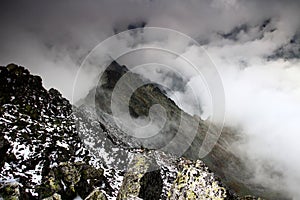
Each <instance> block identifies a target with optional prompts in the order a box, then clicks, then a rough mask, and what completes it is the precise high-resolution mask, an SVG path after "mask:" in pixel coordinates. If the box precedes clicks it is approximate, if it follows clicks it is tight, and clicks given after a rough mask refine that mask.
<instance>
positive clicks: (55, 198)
mask: <svg viewBox="0 0 300 200" xmlns="http://www.w3.org/2000/svg"><path fill="white" fill-rule="evenodd" d="M43 200H61V196H60V195H59V194H57V193H54V194H53V195H52V196H50V197H47V198H44V199H43Z"/></svg>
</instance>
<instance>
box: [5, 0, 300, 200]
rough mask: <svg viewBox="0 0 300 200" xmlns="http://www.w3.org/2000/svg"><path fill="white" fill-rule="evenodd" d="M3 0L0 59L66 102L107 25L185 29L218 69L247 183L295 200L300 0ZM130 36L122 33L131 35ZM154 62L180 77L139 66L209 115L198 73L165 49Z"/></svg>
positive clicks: (90, 77)
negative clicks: (248, 173) (19, 67)
mask: <svg viewBox="0 0 300 200" xmlns="http://www.w3.org/2000/svg"><path fill="white" fill-rule="evenodd" d="M1 4H2V5H1V8H2V9H1V12H0V25H1V32H0V44H1V48H0V64H1V65H7V64H9V63H12V62H13V63H17V64H19V65H22V66H25V67H27V68H29V70H30V71H31V73H33V74H37V75H40V76H41V77H42V78H43V84H44V86H45V87H46V88H48V89H49V88H51V87H54V88H56V89H58V90H59V91H61V92H62V94H63V95H64V96H65V97H66V98H68V99H69V100H72V96H73V87H74V81H75V79H76V74H77V72H78V70H79V69H80V66H81V64H82V62H83V61H84V59H85V57H86V56H87V55H88V54H89V52H90V51H91V50H92V49H93V48H94V47H95V46H96V45H97V44H99V43H100V42H102V41H103V40H105V39H106V38H108V37H110V36H112V35H114V34H115V33H119V32H121V31H125V30H127V29H128V28H134V27H140V26H145V27H163V28H170V29H174V30H176V31H179V32H182V33H184V34H186V35H188V36H190V37H192V38H193V39H195V40H196V41H197V42H198V43H199V44H201V45H202V46H201V48H204V49H205V51H206V52H207V54H208V55H209V56H210V58H211V60H212V62H213V63H214V64H215V66H216V68H217V69H218V71H219V74H220V77H221V79H222V82H223V87H224V92H225V100H226V104H225V106H226V107H225V108H226V119H225V125H226V126H231V127H235V128H236V129H238V130H239V134H241V135H242V136H243V138H244V139H243V140H242V141H239V142H238V143H237V144H235V146H234V149H235V150H236V152H237V154H238V155H240V157H241V158H242V159H243V160H244V161H245V162H247V163H248V166H249V168H251V169H252V170H253V171H254V172H255V173H254V176H253V180H252V181H253V182H256V183H261V184H263V185H266V186H268V187H272V188H274V189H277V190H283V191H285V192H286V193H288V194H289V195H291V196H292V197H293V198H294V199H300V192H299V190H298V187H299V186H300V159H299V155H300V147H299V141H300V124H299V121H300V78H299V77H300V59H299V58H300V56H299V55H300V52H299V46H300V21H299V18H300V14H299V9H300V2H299V1H296V0H295V1H292V0H288V1H279V0H277V1H276V0H269V1H259V0H253V1H246V0H219V1H217V0H213V1H208V0H203V1H195V0H187V1H180V0H167V1H158V0H149V1H139V0H127V1H124V0H109V1H108V0H107V1H106V0H103V1H51V2H41V1H32V0H31V1H26V2H20V1H3V2H2V3H1ZM136 39H137V38H135V35H130V36H128V41H129V42H130V41H132V40H134V41H138V40H136ZM155 40H156V41H155ZM154 41H155V42H156V43H157V42H158V43H160V44H159V45H161V46H164V45H174V46H176V45H177V44H174V40H172V38H169V39H168V40H166V41H161V40H160V38H157V39H156V38H155V37H154ZM155 42H154V43H155ZM120 45H122V44H120ZM126 45H128V44H127V43H124V46H126ZM138 45H141V46H142V44H138ZM126 47H127V48H128V46H126ZM177 48H180V49H182V55H188V56H189V57H190V58H193V59H194V60H196V61H198V62H201V59H202V56H203V55H199V54H198V51H197V49H195V48H196V47H195V48H193V46H190V44H184V43H180V44H178V47H177ZM151 56H154V57H155V56H157V55H155V54H153V55H151V54H150V55H146V54H145V55H143V56H141V59H142V58H143V59H145V60H146V59H147V58H149V57H151ZM160 60H165V61H166V63H169V66H172V67H173V68H174V69H175V70H176V71H178V72H180V73H182V74H183V76H182V77H180V76H178V75H176V74H174V73H170V72H168V71H164V70H162V69H160V68H159V66H156V68H155V70H149V68H148V69H145V70H144V71H143V70H141V71H140V73H141V74H143V75H144V76H145V77H146V78H148V79H150V80H152V81H154V82H161V83H164V84H165V85H167V86H168V87H169V88H171V89H172V93H169V96H170V98H172V99H173V100H174V101H175V102H176V103H177V104H178V105H180V107H181V108H182V109H183V110H185V111H186V112H188V113H189V114H192V115H194V114H195V115H199V116H201V117H202V118H203V119H209V116H210V115H211V112H212V107H211V106H212V104H211V100H210V97H209V94H208V91H207V88H206V87H205V85H203V80H202V79H201V78H200V77H199V76H196V75H195V73H193V72H192V71H190V68H188V67H187V66H185V64H184V63H180V62H179V63H178V62H177V60H174V59H173V60H172V58H170V57H161V58H160ZM98 64H99V63H98ZM94 67H95V68H97V67H99V66H96V65H95V66H94ZM154 67H155V66H154ZM94 72H95V69H90V70H87V71H85V72H84V73H85V74H84V75H83V76H82V77H84V79H83V80H80V83H82V87H81V88H80V95H79V96H76V98H75V99H74V100H73V102H76V101H77V100H79V99H80V98H83V97H84V96H85V95H86V94H87V93H88V91H89V89H91V88H90V87H91V85H92V82H93V81H95V80H96V78H97V76H96V75H95V73H94ZM210 78H211V79H214V77H210ZM191 90H193V91H197V92H196V94H197V96H198V98H200V100H201V109H198V108H197V109H196V108H195V107H196V105H193V102H191V101H190V99H191V96H190V95H191Z"/></svg>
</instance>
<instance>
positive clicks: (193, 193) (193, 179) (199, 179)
mask: <svg viewBox="0 0 300 200" xmlns="http://www.w3.org/2000/svg"><path fill="white" fill-rule="evenodd" d="M180 165H181V168H182V170H181V171H179V172H178V175H177V178H176V180H175V182H174V185H173V187H172V189H171V191H170V192H169V197H168V199H170V200H174V199H176V200H183V199H186V200H196V199H215V200H222V199H225V198H226V197H227V196H226V189H225V188H224V187H222V186H221V184H220V182H218V181H217V180H216V179H215V178H214V176H213V174H212V173H211V172H209V171H208V168H207V167H206V166H205V165H204V164H203V162H202V161H200V160H197V161H188V160H185V161H183V162H182V163H180Z"/></svg>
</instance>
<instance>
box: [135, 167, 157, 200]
mask: <svg viewBox="0 0 300 200" xmlns="http://www.w3.org/2000/svg"><path fill="white" fill-rule="evenodd" d="M140 185H141V188H140V193H139V195H138V197H140V198H142V199H144V200H151V199H159V198H160V196H161V193H162V188H163V181H162V178H161V175H160V171H159V170H155V171H150V172H146V173H145V174H144V176H143V177H142V178H141V180H140Z"/></svg>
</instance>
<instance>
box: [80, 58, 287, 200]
mask: <svg viewBox="0 0 300 200" xmlns="http://www.w3.org/2000/svg"><path fill="white" fill-rule="evenodd" d="M124 75H126V76H127V78H126V81H127V82H126V81H125V82H124V79H123V80H121V79H122V77H123V76H124ZM120 80H121V81H122V84H121V85H122V86H121V87H122V89H120V90H118V92H119V93H117V94H116V93H115V94H114V95H117V98H112V93H113V92H115V90H116V88H117V86H118V81H120ZM145 83H146V84H145ZM134 85H143V86H141V87H139V88H138V89H137V90H135V91H134V92H133V93H132V92H131V87H132V86H134ZM119 87H120V86H119ZM128 98H130V102H129V112H130V115H131V117H132V118H138V117H142V118H143V117H145V116H146V117H147V116H148V115H149V109H150V108H151V106H153V105H155V104H159V105H161V106H162V107H163V108H164V109H165V111H166V117H167V122H166V124H165V126H164V127H163V128H162V129H161V131H160V132H159V134H157V135H155V136H152V137H150V138H146V139H142V138H140V139H138V138H134V139H132V138H131V137H130V136H127V137H126V138H124V135H121V136H119V135H115V137H116V138H118V137H120V140H122V141H125V143H127V144H129V143H132V142H131V141H132V140H134V141H135V142H137V145H138V146H136V147H139V146H140V145H143V146H144V147H146V148H149V149H160V148H162V147H164V146H166V145H167V144H168V143H170V141H172V139H174V137H175V136H176V135H179V137H178V138H177V140H176V141H175V143H174V140H173V141H172V142H173V143H174V144H173V145H171V146H170V147H169V148H164V149H163V151H166V152H169V153H175V154H177V153H179V154H180V153H184V156H185V157H187V158H189V159H194V160H195V159H199V156H198V152H199V149H200V146H201V144H202V142H203V140H204V138H205V135H206V132H207V129H208V126H209V124H208V122H205V121H203V120H201V119H199V117H197V116H191V115H189V114H187V113H185V112H184V111H182V110H181V109H180V108H179V107H178V106H177V105H176V104H175V103H174V102H173V101H172V100H171V99H170V98H168V97H167V96H166V93H165V92H164V88H162V87H161V86H159V85H157V84H155V83H151V82H150V81H149V80H147V79H146V78H145V77H142V76H141V75H139V74H135V73H132V72H131V71H130V70H129V69H128V68H127V67H126V66H121V65H119V64H118V63H117V62H116V61H112V63H111V64H110V65H109V66H108V67H107V68H106V70H105V71H104V72H103V73H102V76H101V77H100V80H99V83H98V85H97V86H96V88H93V89H92V90H91V91H90V93H89V94H88V95H87V97H86V98H85V100H84V101H83V102H85V103H86V104H88V102H95V106H96V108H95V109H96V110H97V111H98V115H99V116H107V117H108V118H109V116H113V114H112V111H111V106H112V104H114V105H121V104H122V103H123V102H124V101H126V99H128ZM103 113H107V114H108V115H104V114H103ZM154 115H157V116H159V115H160V113H158V112H155V111H154ZM112 121H113V120H112ZM179 124H180V125H181V127H179ZM115 126H116V125H115ZM182 127H183V128H182ZM195 129H196V130H197V134H196V137H195V138H192V139H193V140H192V141H190V140H189V138H190V135H191V134H190V132H191V131H192V130H195ZM129 139H130V140H129ZM238 140H239V136H238V134H236V133H235V130H232V129H230V128H227V127H225V128H224V129H223V132H222V135H221V137H220V138H219V140H218V143H217V144H216V145H215V147H214V148H213V150H212V151H211V152H210V153H209V154H208V156H206V157H205V158H204V159H203V161H204V162H205V163H206V164H207V165H208V167H209V168H210V169H211V170H212V171H214V172H215V173H216V174H217V175H218V176H219V177H221V179H222V180H223V182H224V183H225V184H226V185H227V186H228V187H230V188H232V189H233V190H234V191H235V192H238V193H239V194H241V195H246V194H256V195H258V196H262V197H265V198H269V199H284V197H283V196H282V195H280V194H279V193H278V192H275V191H270V190H269V189H267V188H264V187H263V186H259V185H254V184H253V183H251V182H250V181H249V180H250V179H251V177H252V174H251V171H249V169H247V166H245V165H244V163H243V162H242V161H241V159H240V158H239V157H237V156H236V154H235V153H234V152H233V151H232V148H231V144H232V143H233V142H236V141H238ZM190 143H191V145H189V144H190ZM186 145H189V146H190V147H189V148H188V149H187V150H186V151H185V149H184V148H185V146H186ZM181 148H182V149H181Z"/></svg>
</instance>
